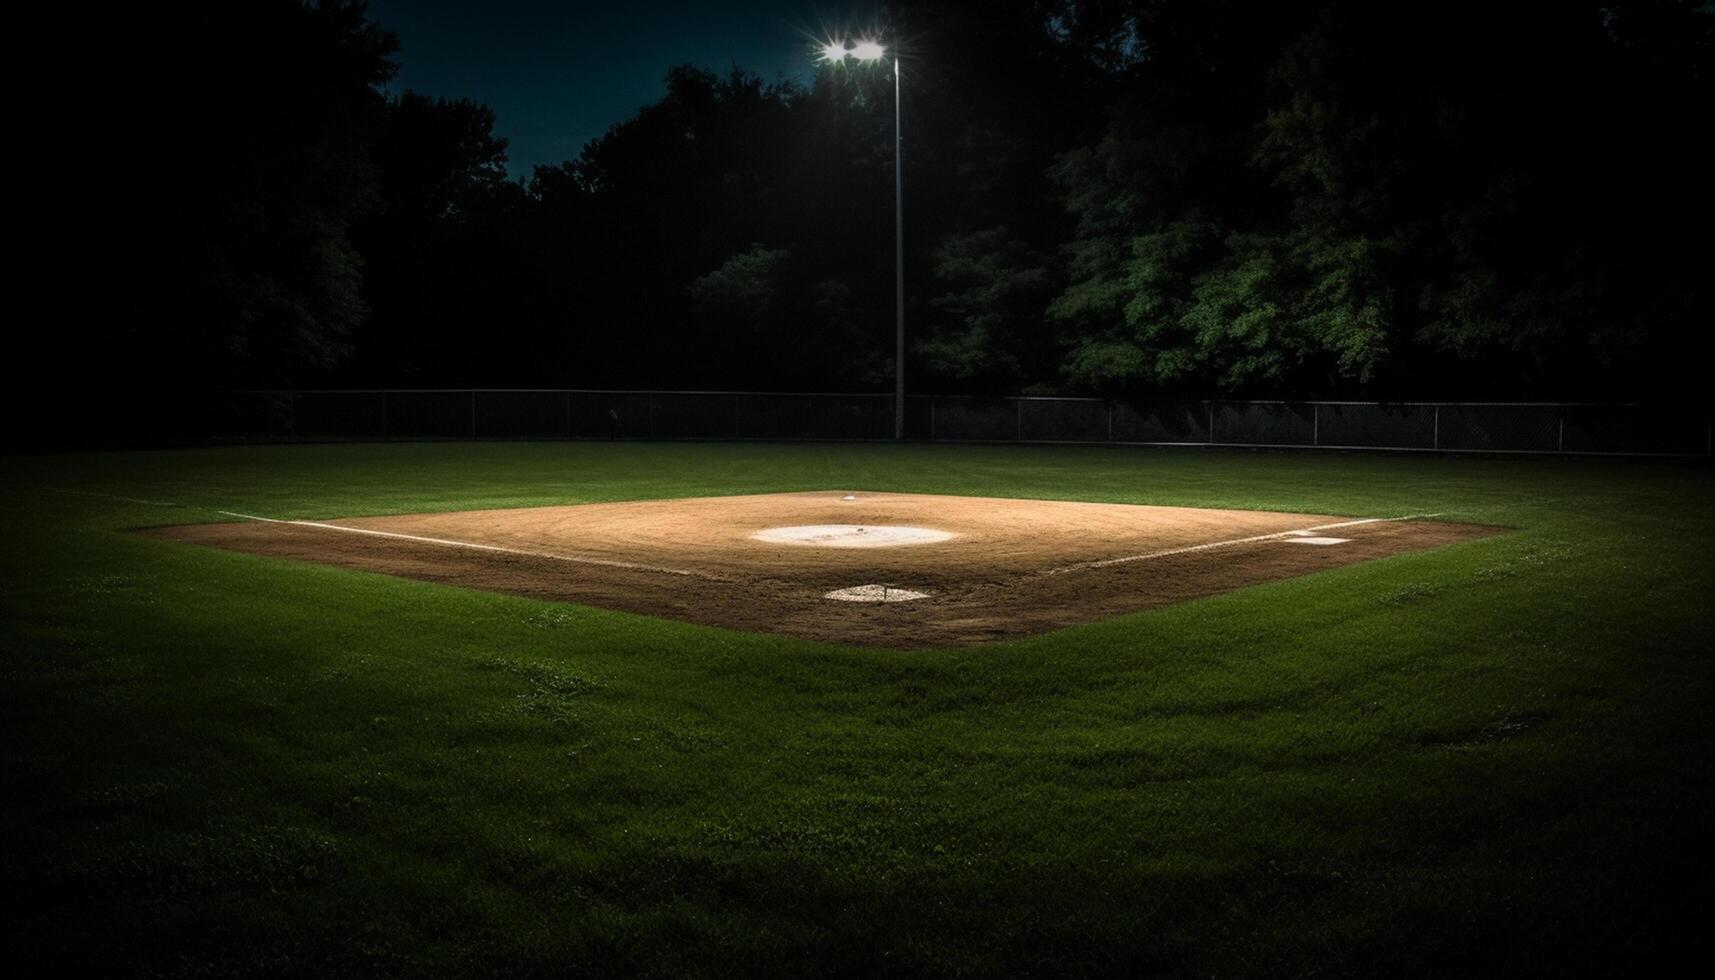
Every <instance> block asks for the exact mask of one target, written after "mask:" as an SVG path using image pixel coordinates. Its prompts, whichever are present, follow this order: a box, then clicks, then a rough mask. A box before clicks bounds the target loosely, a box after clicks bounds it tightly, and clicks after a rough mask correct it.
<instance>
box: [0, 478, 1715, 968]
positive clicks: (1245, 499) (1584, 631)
mask: <svg viewBox="0 0 1715 980" xmlns="http://www.w3.org/2000/svg"><path fill="white" fill-rule="evenodd" d="M3 465H4V474H3V478H0V501H3V505H4V514H5V517H6V522H5V527H4V531H3V533H0V556H3V557H0V588H3V599H0V601H3V604H4V622H3V626H0V645H3V651H0V667H3V669H4V674H5V684H4V695H3V697H4V702H3V705H4V711H3V715H0V717H3V718H4V722H3V725H4V728H3V730H0V736H3V739H4V741H3V746H4V747H3V749H0V752H3V754H4V760H5V769H4V771H5V782H6V787H5V790H6V792H5V793H4V794H3V797H4V799H3V802H0V807H3V814H4V816H3V820H4V830H5V834H4V859H5V865H4V866H5V869H6V880H5V882H4V892H5V897H4V899H0V901H4V902H5V903H6V905H7V917H6V925H5V930H4V935H5V941H6V944H7V947H8V949H7V956H8V958H9V959H10V960H11V961H12V962H14V963H15V964H22V965H24V966H25V967H26V970H27V972H50V971H59V972H79V971H95V972H100V973H103V974H108V975H112V974H166V975H185V976H205V975H219V976H255V975H267V974H293V975H301V976H335V975H350V974H398V975H410V976H419V975H425V974H439V975H459V976H466V975H473V974H475V975H499V976H506V977H520V976H532V975H553V976H561V977H563V976H577V975H592V976H602V975H614V974H624V975H646V976H719V975H727V976H764V975H785V976H798V977H803V976H814V975H853V974H888V975H896V976H913V975H937V976H950V975H967V976H992V975H997V974H1017V975H1026V974H1028V975H1082V976H1089V975H1106V974H1126V975H1137V974H1139V973H1141V972H1147V971H1158V972H1162V973H1166V974H1173V975H1183V976H1193V975H1195V976H1210V975H1216V976H1234V975H1262V976H1274V975H1311V974H1315V975H1354V976H1358V975H1374V974H1376V973H1378V972H1386V973H1390V974H1398V973H1405V974H1417V975H1424V974H1441V975H1458V976H1468V975H1472V974H1499V973H1508V974H1567V973H1586V972H1588V973H1596V972H1601V971H1604V970H1609V969H1620V968H1624V969H1625V971H1626V972H1632V973H1636V972H1640V970H1641V969H1643V968H1647V967H1648V966H1649V965H1650V964H1655V965H1656V966H1662V965H1665V964H1666V963H1667V962H1668V961H1669V957H1671V956H1673V955H1676V954H1678V955H1684V954H1687V953H1689V954H1691V955H1694V956H1696V957H1698V958H1699V959H1701V960H1704V961H1708V960H1709V959H1710V958H1711V946H1710V944H1709V940H1708V938H1707V931H1706V928H1707V922H1708V916H1709V914H1710V908H1709V899H1708V890H1707V886H1706V882H1707V880H1708V879H1709V875H1710V873H1711V871H1712V870H1715V868H1712V866H1711V861H1710V858H1709V852H1708V849H1707V842H1706V838H1707V835H1708V830H1709V826H1710V818H1711V804H1712V802H1715V790H1712V788H1711V780H1710V775H1709V773H1710V771H1711V763H1712V761H1715V751H1712V749H1715V726H1712V725H1711V722H1710V717H1711V714H1710V709H1711V706H1712V697H1711V694H1712V693H1715V692H1712V687H1715V684H1712V680H1715V671H1712V666H1711V661H1710V657H1711V652H1712V651H1711V646H1712V643H1711V641H1712V639H1715V628H1712V627H1715V612H1712V607H1715V588H1712V585H1715V574H1712V569H1711V556H1712V555H1715V515H1712V514H1711V509H1710V505H1711V503H1712V502H1715V473H1712V471H1711V470H1710V468H1709V467H1707V466H1698V465H1676V464H1663V463H1647V462H1602V461H1581V460H1562V459H1536V460H1523V459H1511V458H1480V459H1470V458H1423V457H1404V456H1385V455H1341V454H1325V455H1309V454H1270V453H1238V452H1233V453H1228V452H1203V451H1151V450H1081V449H1051V448H1018V447H1004V448H977V447H945V446H937V447H926V446H906V447H894V446H874V445H862V446H819V445H803V446H758V445H684V444H681V445H636V444H598V445H590V444H468V445H462V444H436V445H341V446H294V447H258V448H229V449H211V450H196V451H185V452H156V453H128V454H109V455H87V456H57V457H36V458H8V459H6V460H5V461H4V464H3ZM815 488H857V489H867V490H899V491H926V492H939V493H966V494H981V495H994V496H1017V497H1043V498H1060V499H1080V500H1105V501H1122V502H1136V503H1157V504H1179V505H1191V506H1209V507H1242V508H1265V509H1272V510H1296V511H1304V512H1314V513H1328V514H1351V515H1359V516H1386V515H1397V514H1405V513H1415V512H1422V511H1439V512H1443V513H1445V514H1446V515H1448V517H1450V518H1451V519H1455V520H1468V521H1478V522H1485V523H1493V524H1502V525H1507V526H1510V527H1513V528H1516V529H1517V530H1515V531H1514V532H1512V533H1509V534H1506V535H1503V536H1500V537H1496V538H1490V539H1485V540H1481V541H1474V542H1469V543H1465V544H1460V545H1455V546H1452V547H1448V548H1444V549H1441V550H1438V551H1433V552H1428V553H1420V554H1414V555H1406V556H1400V557H1396V558H1391V559H1387V560H1383V561H1378V562H1372V563H1368V564H1363V565H1357V566H1351V567H1347V568H1343V569H1339V570H1336V571H1331V572H1326V573H1322V574H1318V575H1312V576H1307V577H1304V578H1299V579H1295V580H1291V581H1285V582H1279V583H1275V584H1271V585H1266V586H1262V587H1258V588H1252V589H1246V590H1243V591H1240V592H1236V593H1232V594H1229V595H1225V596H1220V597H1216V598H1212V599H1207V600H1203V601H1199V602H1194V603H1189V604H1185V605H1181V606H1175V607H1171V608H1167V609H1162V610H1157V611H1155V612H1150V613H1144V614H1139V615H1135V616H1129V617H1124V618H1120V619H1115V620H1110V621H1107V622H1103V623H1097V624H1092V625H1088V626H1084V627H1079V628H1075V629H1070V630H1065V631H1063V632H1058V633H1053V634H1049V635H1046V636H1041V637H1036V638H1033V639H1030V640H1026V641H1022V642H1014V643H1008V644H1002V645H996V646H987V647H979V648H968V649H959V650H948V651H928V652H923V651H917V652H908V653H905V652H894V651H886V650H865V649H847V648H840V647H834V646H829V645H823V644H816V643H810V642H804V641H796V640H788V639H782V638H778V637H767V636H756V635H746V634H740V633H734V632H728V631H721V630H716V629H709V628H703V627H695V626H689V625H684V624H679V623H672V622H665V621H660V620H652V619H648V618H644V617H639V616H632V615H626V614H622V613H615V612H607V611H603V610H597V609H589V608H583V607H576V606H565V605H556V604H552V603H542V602H533V601H529V600H525V599H519V598H512V597H508V596H500V595H489V594H483V593H476V592H466V591H461V590H457V589H451V588H445V587H440V586H435V585H431V584H425V583H420V582H412V581H406V580H402V579H394V578H388V577H384V576H379V575H367V574H360V573H355V572H349V571H343V570H339V569H334V568H330V567H321V566H314V565H305V564H296V563H292V562H287V561H281V560H274V559H266V558H260V557H252V556H246V555H240V554H233V553H225V552H220V551H213V550H206V549H200V548H197V547H193V546H188V545H182V544H174V543H169V542H163V541H155V540H147V539H143V538H140V537H137V536H134V535H130V534H127V533H126V531H127V529H129V528H134V527H138V526H143V525H148V524H161V523H180V522H189V521H207V520H216V519H219V518H218V516H217V514H216V513H215V511H216V510H219V509H233V510H241V511H247V512H250V513H258V514H266V515H273V516H285V517H329V516H346V515H356V514H374V513H388V512H407V511H431V510H453V509H464V508H476V507H514V506H519V507H522V506H534V505H542V504H557V503H566V502H576V501H593V500H623V499H635V498H650V497H672V496H696V495H705V494H725V493H750V492H762V491H782V490H803V489H815ZM119 497H130V498H138V499H140V500H151V501H165V502H173V503H176V504H178V505H179V506H155V505H150V504H145V503H136V502H128V501H126V500H121V499H117V498H119Z"/></svg>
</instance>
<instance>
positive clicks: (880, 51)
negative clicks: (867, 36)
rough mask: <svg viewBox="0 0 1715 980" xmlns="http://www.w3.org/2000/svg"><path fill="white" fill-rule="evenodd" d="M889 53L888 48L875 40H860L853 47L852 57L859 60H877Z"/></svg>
mask: <svg viewBox="0 0 1715 980" xmlns="http://www.w3.org/2000/svg"><path fill="white" fill-rule="evenodd" d="M886 53H887V49H886V48H884V47H882V46H881V45H879V44H877V43H875V42H874V41H860V42H858V45H857V47H855V48H852V57H854V58H856V59H857V60H859V61H876V60H878V59H880V58H881V56H882V55H884V54H886Z"/></svg>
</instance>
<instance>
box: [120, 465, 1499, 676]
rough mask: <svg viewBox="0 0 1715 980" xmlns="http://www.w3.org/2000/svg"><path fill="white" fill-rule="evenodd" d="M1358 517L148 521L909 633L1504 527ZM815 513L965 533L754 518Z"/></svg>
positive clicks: (412, 565) (702, 616)
mask: <svg viewBox="0 0 1715 980" xmlns="http://www.w3.org/2000/svg"><path fill="white" fill-rule="evenodd" d="M851 498H855V499H851ZM1360 520H1362V519H1360V518H1353V517H1340V516H1334V515H1316V514H1290V513H1280V512H1272V511H1244V510H1205V509H1197V508H1185V507H1150V506H1139V505H1132V504H1098V503H1080V502H1070V501H1046V500H1015V499H1003V498H987V497H951V496H933V495H921V494H892V493H864V492H861V491H859V492H854V491H845V490H836V491H817V492H809V493H786V494H766V495H757V496H740V497H702V498H695V499H684V500H648V501H637V502H630V503H603V504H574V505H568V506H561V507H535V508H527V509H513V510H477V511H455V512H449V513H438V514H401V515H393V516H386V517H361V518H343V519H336V520H330V521H321V522H281V521H272V520H263V519H255V518H245V519H242V520H238V521H235V522H232V523H221V524H192V525H180V526H173V527H161V528H151V529H147V530H145V531H143V532H142V533H144V534H148V535H150V536H153V537H162V538H169V539H173V540H178V541H188V542H194V543H197V544H204V545H211V546H214V547H219V548H226V549H230V550H234V551H242V552H248V553H252V554H260V555H270V556H276V557H282V558H292V559H298V560H303V561H313V562H321V563H324V564H330V565H337V566H340V567H343V568H353V569H360V570H363V571H371V572H383V573H386V574H390V575H399V576H403V577H406V578H412V579H420V580H423V581H429V582H439V583H443V584H447V585H455V586H461V587H464V588H472V589H485V590H489V591H495V592H506V593H512V594H515V595H523V596H529V597H531V598H537V599H550V600H559V601H566V602H577V603H583V604H586V605H592V606H601V607H605V608H609V609H620V610H625V611H628V612H635V613H643V614H646V615H651V616H663V617H667V618H671V619H679V620H686V621H689V622H694V623H704V624H709V625H715V626H724V627H730V628H733V629H740V630H748V631H753V632H763V633H783V634H788V635H792V636H800V637H808V638H812V639H818V640H828V641H833V642H838V643H852V644H860V645H867V646H889V647H902V648H911V647H926V646H955V645H964V644H972V643H981V642H985V641H991V640H999V639H1005V638H1009V637H1017V636H1024V635H1029V634H1033V633H1041V632H1045V631H1047V630H1052V629H1058V628H1060V627H1065V626H1071V625H1074V624H1077V623H1083V622H1089V621H1092V620H1097V619H1104V618H1107V617H1110V616H1116V615H1120V614H1124V613H1130V612H1137V611H1140V610H1145V609H1151V608H1155V607H1158V606H1164V605H1168V604H1170V603H1175V602H1183V601H1186V600H1189V599H1196V598H1201V597H1203V596H1209V595H1215V594H1218V593H1222V592H1228V591H1231V590H1233V589H1238V588H1243V587H1245V586H1249V585H1256V584H1260V583H1263V582H1269V581H1274V580H1277V579H1284V578H1291V577H1293V576H1297V575H1304V574H1308V573H1311V572H1317V571H1322V570H1325V569H1330V568H1336V567H1339V566H1342V565H1349V564H1352V563H1354V562H1360V561H1367V560H1369V559H1373V558H1382V557H1386V556H1389V555H1396V554H1401V553H1405V552H1411V551H1421V550H1425V549H1429V548H1434V547H1438V546H1441V545H1444V544H1449V543H1452V542H1456V541H1464V540H1470V539H1473V538H1479V537H1484V536H1487V535H1491V534H1495V533H1498V532H1499V531H1500V530H1501V529H1500V528H1494V527H1483V526H1477V525H1468V524H1454V523H1448V522H1443V521H1434V520H1424V519H1413V520H1375V521H1369V522H1367V523H1353V522H1357V521H1360ZM816 524H830V525H831V524H856V525H865V526H900V525H904V526H910V527H922V528H934V529H938V530H941V531H946V532H951V533H952V534H953V537H952V538H951V539H949V540H946V541H940V542H933V543H926V544H912V545H902V546H898V547H884V548H820V547H812V546H805V545H796V544H776V543H768V542H763V541H757V540H754V539H753V538H752V537H751V535H753V534H755V533H756V532H758V531H762V530H766V529H768V528H776V527H785V526H795V525H816ZM1330 525H1338V526H1336V527H1329V526H1330ZM363 532H372V533H363ZM1299 532H1312V533H1313V534H1314V535H1315V536H1321V537H1327V536H1334V537H1338V538H1340V539H1343V540H1342V541H1341V542H1340V543H1338V544H1333V545H1303V544H1297V543H1294V542H1293V541H1292V538H1294V537H1309V536H1312V535H1311V534H1310V533H1299ZM423 539H434V540H423ZM1245 539H1254V540H1245ZM875 584H879V585H887V586H891V587H895V588H900V589H908V590H911V591H914V592H921V593H926V594H927V595H926V596H925V597H924V598H920V599H913V600H911V601H908V602H889V603H885V604H883V603H875V604H868V603H855V602H840V601H834V600H831V599H828V598H826V594H827V593H828V592H831V591H834V590H838V589H849V588H852V587H854V586H861V585H875Z"/></svg>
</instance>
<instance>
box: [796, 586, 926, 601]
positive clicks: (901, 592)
mask: <svg viewBox="0 0 1715 980" xmlns="http://www.w3.org/2000/svg"><path fill="white" fill-rule="evenodd" d="M822 598H824V599H835V600H838V601H840V602H905V601H907V600H909V599H927V598H929V593H927V592H912V591H911V590H910V589H896V588H893V587H892V586H890V585H854V586H852V587H851V588H849V589H835V590H834V591H832V592H829V593H828V594H827V595H825V596H823V597H822Z"/></svg>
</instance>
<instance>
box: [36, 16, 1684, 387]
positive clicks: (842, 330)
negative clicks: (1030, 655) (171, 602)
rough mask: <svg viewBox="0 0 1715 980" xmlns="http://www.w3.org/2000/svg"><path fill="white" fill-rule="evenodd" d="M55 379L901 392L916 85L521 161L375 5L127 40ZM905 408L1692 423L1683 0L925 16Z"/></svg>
mask: <svg viewBox="0 0 1715 980" xmlns="http://www.w3.org/2000/svg"><path fill="white" fill-rule="evenodd" d="M103 17H104V19H103V21H102V22H101V24H99V25H98V26H97V28H95V29H94V30H92V31H87V32H86V34H87V35H89V40H88V48H89V50H90V57H91V61H92V62H93V63H94V64H95V65H97V66H98V70H99V74H100V77H101V80H102V81H101V84H100V85H98V86H96V87H95V88H96V94H95V96H94V97H92V98H90V99H89V100H88V104H86V105H84V106H81V107H79V108H78V109H77V110H76V113H77V115H76V118H77V123H76V125H74V126H71V127H69V128H72V129H76V130H78V131H79V136H78V137H77V138H76V139H73V140H71V141H70V142H68V144H67V145H68V146H69V147H70V148H71V149H70V150H69V152H72V153H74V154H75V155H77V156H78V157H79V159H78V160H75V161H71V162H69V163H68V164H67V165H66V173H67V174H69V175H71V177H70V178H69V179H70V180H71V182H72V183H73V184H74V185H75V186H74V187H73V189H72V194H71V195H70V197H71V203H70V204H68V205H67V206H66V207H65V208H64V209H63V210H61V211H60V212H59V213H58V217H57V218H56V225H57V231H56V233H55V234H54V235H51V236H49V238H48V239H47V240H46V241H47V244H46V246H45V247H47V248H48V251H49V252H50V254H51V255H52V256H57V257H58V258H57V259H55V260H53V261H54V262H55V263H56V264H57V265H58V266H59V268H60V269H61V270H62V271H64V270H72V271H70V272H67V277H68V279H69V280H70V281H71V285H70V286H69V287H68V289H69V290H70V295H69V297H68V301H67V302H66V303H64V304H63V310H64V311H66V315H65V316H63V317H62V318H61V319H59V320H56V322H55V324H54V325H53V326H52V327H51V328H48V327H44V328H43V329H42V330H41V331H40V332H41V337H40V339H41V341H42V343H43V344H44V345H46V346H47V347H48V348H50V349H51V350H53V351H54V353H53V354H52V356H49V357H46V358H43V359H41V360H40V361H39V362H37V363H38V364H40V365H46V367H43V368H42V369H41V370H38V371H32V372H31V378H30V380H31V381H33V382H36V383H50V382H57V381H63V379H64V378H65V377H69V376H73V375H75V376H76V377H79V378H82V379H86V380H87V379H94V380H97V381H99V382H101V383H103V384H109V385H120V386H127V385H128V386H132V387H197V388H221V387H258V386H307V387H322V386H398V387H431V386H488V387H591V388H596V387H650V388H687V387H694V388H729V389H759V390H770V389H772V390H848V391H850V390H885V389H887V388H888V387H889V386H890V384H891V378H892V371H893V362H892V357H893V345H892V331H893V272H892V264H893V185H894V174H893V145H892V139H893V85H892V80H891V78H890V77H889V76H888V74H887V71H886V69H885V68H882V69H876V68H873V67H860V66H855V65H846V66H844V67H838V66H828V67H824V68H822V69H820V70H818V72H817V73H816V75H815V77H814V78H813V79H811V80H808V81H805V82H780V81H769V80H765V79H762V78H759V77H758V76H757V75H755V74H754V73H752V72H749V71H747V70H745V69H744V68H743V67H742V66H730V67H725V68H721V69H719V70H711V69H708V68H704V67H697V66H690V65H682V66H677V67H671V68H668V69H667V70H666V73H665V93H664V94H663V95H662V97H661V98H660V99H659V100H658V101H656V102H654V103H652V104H650V105H648V106H645V107H643V108H642V109H640V110H639V111H638V112H637V113H636V114H635V115H633V116H632V117H631V118H629V119H626V120H623V121H621V122H619V123H617V124H615V125H614V126H612V128H610V129H609V130H608V131H607V132H606V133H605V134H604V135H603V136H601V137H600V138H598V139H596V140H594V141H592V142H590V143H589V144H588V145H587V146H586V147H585V148H584V149H583V151H582V153H581V154H580V155H579V156H578V157H577V158H576V159H574V160H567V161H563V162H558V163H552V164H543V165H538V166H536V167H534V169H533V171H532V172H531V173H530V175H529V176H527V177H526V178H524V179H509V177H508V176H507V157H506V152H507V146H506V141H505V140H504V139H502V138H500V137H498V136H497V135H496V134H495V132H494V122H495V118H494V113H493V111H492V110H490V109H489V108H488V107H486V106H484V105H481V104H479V103H477V102H475V101H472V100H468V99H458V98H452V99H449V98H431V97H428V96H425V95H421V94H418V93H415V92H411V91H393V89H392V87H391V86H390V83H391V82H392V80H393V78H394V76H395V73H396V71H397V64H398V61H399V59H401V58H408V57H409V54H410V53H409V52H408V51H407V52H401V51H400V50H399V46H398V42H397V39H396V38H395V37H394V36H393V35H392V34H390V33H389V32H388V31H387V30H386V29H385V25H382V24H377V23H375V22H374V21H373V20H372V19H371V18H370V16H369V13H368V12H367V10H366V9H365V7H364V5H363V4H362V3H361V2H355V0H320V2H300V0H248V2H246V3H241V4H234V3H228V2H221V0H179V2H175V3H172V4H166V5H141V4H138V5H127V6H126V7H124V8H122V9H117V10H113V11H109V12H104V14H103ZM882 27H883V30H884V31H885V33H886V35H887V36H888V37H889V38H892V39H897V43H898V44H899V45H900V50H901V51H902V57H903V59H904V62H903V69H904V72H905V76H904V77H905V85H904V108H903V115H904V128H905V195H906V197H905V214H906V240H907V255H908V259H907V270H906V277H907V288H908V309H907V317H908V325H909V332H910V347H909V353H908V357H907V369H908V374H909V377H910V379H911V380H910V383H911V386H912V388H913V389H914V390H917V391H933V392H967V393H1001V392H1009V393H1016V392H1030V393H1078V394H1117V395H1130V396H1152V395H1164V396H1175V395H1187V396H1196V397H1202V396H1207V395H1233V396H1248V397H1359V398H1380V399H1384V400H1385V399H1390V398H1424V397H1429V398H1463V397H1485V398H1573V399H1607V398H1645V399H1651V398H1659V397H1663V396H1665V395H1670V394H1672V393H1675V392H1678V393H1687V394H1695V392H1696V389H1697V381H1698V380H1699V378H1700V377H1701V374H1702V373H1703V370H1704V365H1706V364H1707V363H1708V355H1709V353H1710V351H1711V344H1710V341H1709V330H1710V327H1711V324H1712V322H1715V321H1712V319H1711V314H1712V312H1715V309H1712V307H1715V304H1712V302H1711V298H1710V290H1709V288H1708V284H1709V279H1710V275H1711V270H1712V269H1715V178H1712V175H1715V152H1712V149H1711V147H1712V140H1711V121H1712V120H1715V99H1712V98H1711V84H1712V77H1715V76H1712V74H1711V67H1712V62H1711V52H1712V51H1715V7H1712V6H1711V5H1709V4H1707V3H1702V2H1698V0H1489V2H1484V3H1478V2H1467V0H1441V2H1437V3H1433V4H1391V3H1373V2H1368V0H1313V2H1293V0H914V2H908V0H901V2H895V3H886V4H883V6H882Z"/></svg>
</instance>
